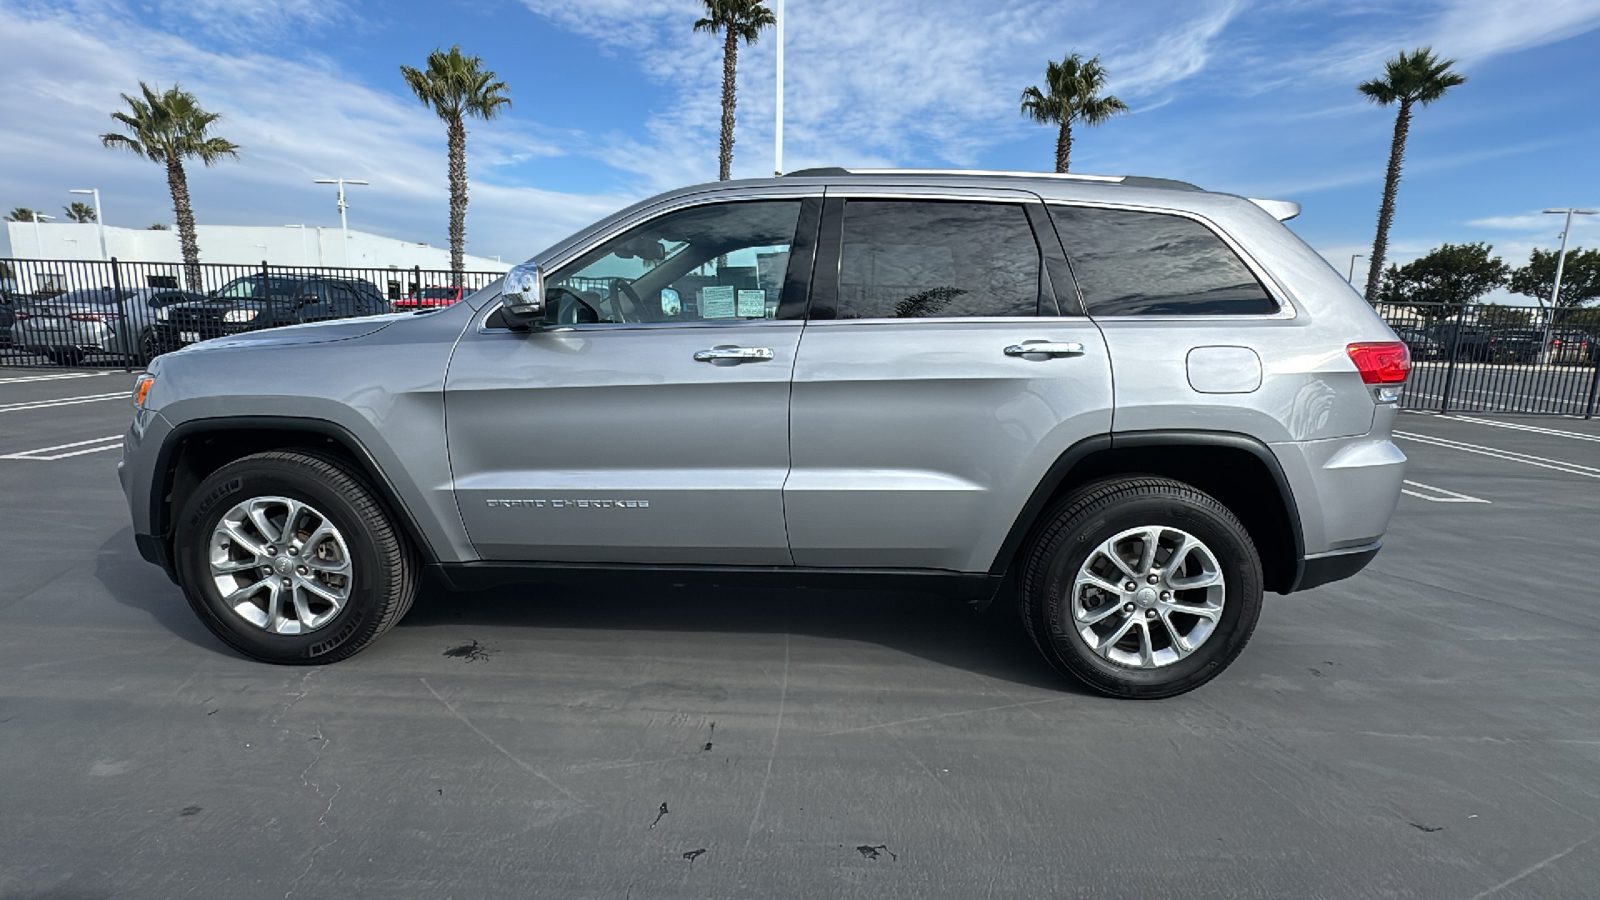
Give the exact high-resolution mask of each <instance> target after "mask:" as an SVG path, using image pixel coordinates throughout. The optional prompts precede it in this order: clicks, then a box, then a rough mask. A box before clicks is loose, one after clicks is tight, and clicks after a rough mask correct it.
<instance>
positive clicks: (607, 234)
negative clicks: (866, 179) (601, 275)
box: [477, 185, 823, 334]
mask: <svg viewBox="0 0 1600 900" xmlns="http://www.w3.org/2000/svg"><path fill="white" fill-rule="evenodd" d="M821 196H823V187H822V186H821V185H816V186H812V187H798V186H797V187H795V188H792V189H789V190H770V189H769V190H760V189H750V188H745V189H742V190H711V191H703V192H700V193H694V194H685V195H683V196H680V197H674V198H672V199H670V200H664V201H662V202H660V203H657V204H656V205H654V206H649V207H646V208H644V209H641V210H638V211H637V212H635V213H634V214H633V215H631V216H629V217H627V218H625V219H618V220H617V221H615V222H613V223H611V226H610V227H609V228H608V229H606V230H605V231H602V232H598V233H596V234H595V235H593V236H591V237H590V239H588V240H586V241H583V242H582V243H581V244H574V245H573V246H571V247H568V248H567V249H566V250H564V251H562V252H561V254H560V255H558V256H554V257H551V258H550V259H549V260H548V261H545V262H541V263H539V267H540V268H541V269H544V270H545V271H546V272H554V271H555V270H556V269H559V268H560V267H561V266H564V265H566V264H567V263H569V262H572V261H573V260H575V259H577V258H578V257H580V256H582V255H583V254H585V253H587V252H589V251H590V250H593V249H594V248H595V247H598V246H599V245H601V244H603V243H605V242H606V241H609V240H611V239H612V238H614V237H616V236H617V235H619V234H621V233H623V232H624V231H627V230H628V229H630V228H633V227H634V226H636V225H640V224H642V223H644V222H647V221H649V220H650V219H654V218H659V217H660V216H664V215H667V214H669V213H674V212H677V211H678V210H680V209H688V208H690V207H694V206H710V205H711V204H713V203H740V202H744V201H747V200H807V199H811V198H815V197H821ZM535 259H537V257H535ZM504 302H505V301H503V300H501V299H500V295H499V294H496V295H495V296H494V299H492V300H490V301H489V302H488V303H485V304H484V305H483V309H482V310H479V312H478V316H477V323H478V333H479V334H520V333H521V332H516V331H513V330H512V329H510V328H491V327H489V326H488V324H487V323H488V321H489V317H490V316H492V315H494V314H495V313H496V312H497V311H499V309H500V307H501V306H502V305H504ZM746 321H749V322H761V321H767V320H765V319H749V320H746ZM783 321H791V320H788V319H785V320H783ZM792 321H796V322H800V321H804V320H803V319H794V320H792ZM689 324H691V323H690V322H596V323H592V324H589V325H563V326H560V328H559V329H554V328H550V329H545V330H546V331H556V330H561V331H571V330H577V329H579V328H584V329H589V328H596V327H610V328H616V327H635V326H644V325H649V326H656V327H674V328H677V327H683V326H685V325H689ZM692 324H705V323H704V322H703V321H701V322H695V323H692ZM723 324H724V323H713V324H711V327H713V328H717V327H723Z"/></svg>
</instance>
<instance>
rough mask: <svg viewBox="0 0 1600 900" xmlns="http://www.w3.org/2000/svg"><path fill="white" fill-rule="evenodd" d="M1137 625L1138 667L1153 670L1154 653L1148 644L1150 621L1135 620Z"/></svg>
mask: <svg viewBox="0 0 1600 900" xmlns="http://www.w3.org/2000/svg"><path fill="white" fill-rule="evenodd" d="M1135 621H1137V622H1138V623H1139V665H1141V666H1144V667H1145V668H1153V667H1154V666H1155V664H1156V652H1155V650H1154V648H1153V647H1152V646H1151V643H1150V620H1149V619H1136V620H1135Z"/></svg>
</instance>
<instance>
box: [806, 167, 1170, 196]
mask: <svg viewBox="0 0 1600 900" xmlns="http://www.w3.org/2000/svg"><path fill="white" fill-rule="evenodd" d="M839 175H976V176H982V177H986V178H1052V179H1058V180H1061V181H1084V182H1090V183H1094V184H1121V185H1126V186H1128V187H1146V188H1163V189H1166V190H1178V191H1198V190H1201V188H1200V187H1199V186H1197V185H1193V184H1190V183H1189V182H1187V181H1175V180H1173V179H1170V178H1150V177H1147V176H1144V175H1079V174H1078V173H1076V172H1013V171H999V170H989V169H847V168H844V167H842V166H824V167H820V168H813V169H797V170H795V171H793V172H785V173H784V174H783V177H784V178H818V177H820V178H827V177H832V176H839Z"/></svg>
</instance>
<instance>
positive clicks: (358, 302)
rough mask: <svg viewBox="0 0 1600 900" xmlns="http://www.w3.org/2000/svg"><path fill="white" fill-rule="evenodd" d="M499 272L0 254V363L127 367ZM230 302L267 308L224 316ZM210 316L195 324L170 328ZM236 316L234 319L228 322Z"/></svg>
mask: <svg viewBox="0 0 1600 900" xmlns="http://www.w3.org/2000/svg"><path fill="white" fill-rule="evenodd" d="M500 275H501V273H499V272H463V273H461V275H460V277H459V278H457V277H456V276H454V275H453V274H452V273H451V272H450V271H448V270H438V269H423V268H421V267H420V266H417V267H412V268H409V269H401V268H395V267H365V268H361V267H339V268H330V267H320V266H275V265H268V264H267V263H264V262H263V263H260V264H252V265H233V264H225V263H201V264H200V265H198V266H193V267H190V266H185V265H183V264H181V263H152V262H124V261H121V260H117V259H112V260H110V261H101V260H93V261H88V260H40V259H0V366H50V365H75V366H113V367H118V368H130V369H131V368H134V367H136V366H141V365H143V364H144V363H145V362H147V361H148V360H149V359H150V358H151V357H153V356H156V355H159V354H160V353H162V352H166V351H168V350H172V349H175V348H176V347H178V346H182V345H183V344H184V343H189V342H192V341H193V340H195V339H200V338H203V337H215V336H217V334H219V333H234V332H238V331H249V330H254V329H255V328H259V327H271V326H274V325H284V324H292V323H295V322H301V321H316V320H321V319H336V318H348V317H353V316H364V315H375V314H378V313H385V312H390V311H393V310H400V309H412V308H417V307H428V306H438V305H445V304H448V303H452V302H455V301H456V300H458V299H460V298H461V297H463V296H465V295H466V294H469V293H472V292H473V291H476V290H478V289H480V288H482V287H484V286H486V285H488V284H489V283H490V282H492V281H494V280H495V279H496V278H499V277H500ZM232 301H244V302H245V303H246V304H248V303H249V302H250V301H259V305H261V306H263V307H266V308H268V310H269V311H271V312H273V313H274V314H273V315H263V316H260V317H258V318H256V319H255V320H254V321H246V320H243V319H242V315H241V316H235V317H233V318H228V319H225V318H224V317H225V316H226V315H227V311H226V310H224V309H223V307H226V306H228V305H229V304H230V302H232ZM195 310H206V311H209V312H210V313H212V315H210V316H209V318H210V319H215V320H216V321H215V323H214V327H212V328H210V329H207V330H204V331H183V330H178V329H176V328H174V327H170V323H171V322H173V321H177V320H179V319H181V320H184V321H194V320H197V319H205V318H206V316H202V315H201V314H200V313H198V312H195ZM236 319H237V320H236Z"/></svg>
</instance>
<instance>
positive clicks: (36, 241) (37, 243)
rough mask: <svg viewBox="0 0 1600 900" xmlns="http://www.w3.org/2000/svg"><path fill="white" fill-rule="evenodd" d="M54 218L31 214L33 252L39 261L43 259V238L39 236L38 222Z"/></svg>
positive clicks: (41, 214)
mask: <svg viewBox="0 0 1600 900" xmlns="http://www.w3.org/2000/svg"><path fill="white" fill-rule="evenodd" d="M54 218H55V216H47V215H45V214H43V213H37V212H36V213H34V214H33V252H35V253H37V254H39V258H40V259H44V238H42V237H40V236H39V220H40V219H54Z"/></svg>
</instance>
